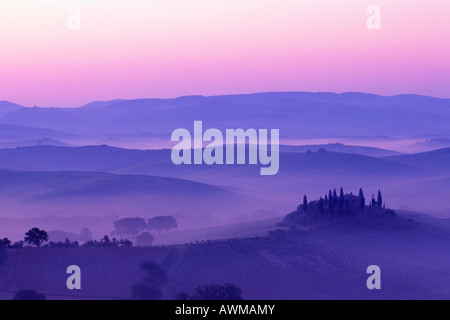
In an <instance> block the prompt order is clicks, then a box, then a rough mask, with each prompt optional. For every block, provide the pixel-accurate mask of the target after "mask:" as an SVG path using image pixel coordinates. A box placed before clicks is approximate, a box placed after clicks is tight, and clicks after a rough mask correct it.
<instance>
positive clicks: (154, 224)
mask: <svg viewBox="0 0 450 320" xmlns="http://www.w3.org/2000/svg"><path fill="white" fill-rule="evenodd" d="M147 228H148V230H157V231H158V232H161V230H166V231H169V230H170V229H175V228H178V223H177V220H175V218H174V217H172V216H166V217H164V216H158V217H153V218H151V219H149V220H148V223H147Z"/></svg>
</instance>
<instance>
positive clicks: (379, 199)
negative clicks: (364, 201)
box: [378, 190, 383, 208]
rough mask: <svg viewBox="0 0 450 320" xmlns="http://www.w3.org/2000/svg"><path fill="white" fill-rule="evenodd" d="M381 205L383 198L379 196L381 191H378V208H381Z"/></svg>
mask: <svg viewBox="0 0 450 320" xmlns="http://www.w3.org/2000/svg"><path fill="white" fill-rule="evenodd" d="M382 205H383V197H382V196H381V191H380V190H378V208H381V206H382Z"/></svg>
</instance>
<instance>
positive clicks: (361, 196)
mask: <svg viewBox="0 0 450 320" xmlns="http://www.w3.org/2000/svg"><path fill="white" fill-rule="evenodd" d="M359 198H360V201H361V202H360V205H359V208H360V209H361V210H362V211H364V209H365V208H366V198H364V192H363V189H362V188H361V189H359Z"/></svg>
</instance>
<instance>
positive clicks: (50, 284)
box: [0, 212, 450, 300]
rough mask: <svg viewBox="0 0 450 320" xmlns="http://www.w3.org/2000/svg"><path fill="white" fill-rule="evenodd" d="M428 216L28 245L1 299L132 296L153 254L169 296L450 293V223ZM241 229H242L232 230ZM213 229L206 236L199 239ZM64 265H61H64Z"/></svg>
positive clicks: (14, 255) (17, 255) (16, 254)
mask: <svg viewBox="0 0 450 320" xmlns="http://www.w3.org/2000/svg"><path fill="white" fill-rule="evenodd" d="M441 222H442V221H441V220H439V219H436V218H432V217H429V216H425V215H416V214H412V213H407V212H401V213H400V214H399V216H377V215H370V214H365V215H361V216H357V217H353V218H347V219H338V220H336V221H335V222H334V223H331V224H327V225H323V226H318V227H316V228H312V229H308V230H302V231H295V232H286V231H285V232H277V233H273V234H271V235H270V236H259V237H250V238H247V237H246V232H248V230H253V228H246V227H241V233H240V235H237V234H236V230H237V229H236V228H235V227H234V228H227V227H222V228H217V229H216V232H215V233H219V234H221V233H222V234H223V233H226V232H232V233H230V235H229V236H230V237H231V238H229V239H227V240H221V241H203V242H200V243H192V244H186V245H174V246H163V247H160V246H158V247H153V248H78V249H45V248H44V249H23V250H10V251H8V260H7V265H6V266H5V267H3V268H0V298H3V299H9V298H10V297H11V296H12V295H13V294H14V292H15V291H17V290H18V289H22V288H24V287H27V288H28V287H32V288H34V289H36V290H38V291H40V292H43V293H44V294H45V295H46V296H47V297H48V298H49V299H81V298H83V299H128V298H129V297H130V290H131V287H132V286H133V285H134V284H136V283H138V282H139V281H140V279H141V278H142V277H143V274H142V272H141V271H140V270H139V264H140V263H141V262H142V261H144V260H152V261H155V262H157V263H158V264H160V265H161V266H162V267H163V268H164V269H165V271H166V272H167V274H168V278H169V282H168V284H167V285H165V286H164V287H163V292H164V295H163V298H164V299H176V297H177V295H178V294H179V293H180V292H187V293H190V294H191V293H193V291H194V288H196V287H197V286H200V285H205V284H225V283H232V284H234V285H236V286H238V287H239V288H241V289H242V291H243V298H244V299H246V300H249V299H250V300H252V299H271V300H273V299H275V300H278V299H288V300H291V299H357V300H360V299H368V300H378V299H430V300H431V299H445V300H447V299H449V298H450V291H449V288H450V283H449V281H450V273H449V272H450V271H449V269H448V266H449V264H450V260H449V259H450V257H449V256H448V254H447V252H448V247H449V245H450V236H449V234H450V229H449V225H448V223H447V224H446V223H441ZM233 232H234V235H235V236H233ZM202 236H205V234H203V235H202V234H199V238H198V239H199V240H205V238H202ZM74 261H75V262H76V263H77V265H79V266H80V267H81V269H82V272H83V283H84V285H83V290H81V291H79V292H73V291H68V290H67V289H66V287H65V283H66V276H65V272H64V271H65V269H66V268H67V266H68V265H71V264H73V263H74ZM370 265H378V266H379V267H380V268H381V286H382V289H381V290H373V291H371V290H368V289H367V287H366V281H367V278H368V275H367V273H366V270H367V267H368V266H370ZM61 270H62V271H61Z"/></svg>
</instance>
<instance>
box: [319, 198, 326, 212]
mask: <svg viewBox="0 0 450 320" xmlns="http://www.w3.org/2000/svg"><path fill="white" fill-rule="evenodd" d="M319 212H320V213H325V202H324V201H323V198H322V197H320V200H319Z"/></svg>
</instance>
